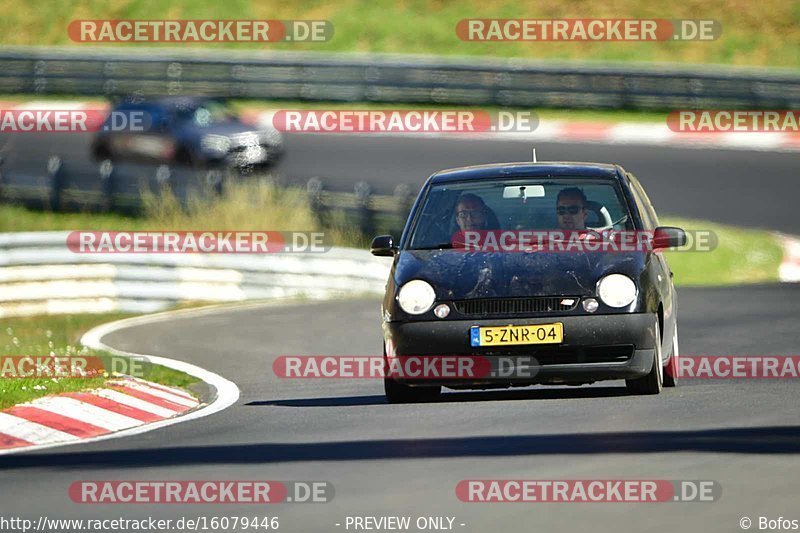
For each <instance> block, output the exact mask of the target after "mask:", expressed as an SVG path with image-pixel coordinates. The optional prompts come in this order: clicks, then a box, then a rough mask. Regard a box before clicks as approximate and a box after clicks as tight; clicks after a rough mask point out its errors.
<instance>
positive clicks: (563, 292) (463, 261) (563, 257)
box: [394, 250, 646, 300]
mask: <svg viewBox="0 0 800 533" xmlns="http://www.w3.org/2000/svg"><path fill="white" fill-rule="evenodd" d="M645 260H646V253H644V252H631V253H599V252H533V253H524V252H466V251H463V250H405V251H402V252H401V253H400V254H399V257H398V258H397V264H396V266H395V271H394V279H395V283H396V284H397V286H398V287H399V286H400V285H402V284H404V283H406V282H408V281H410V280H412V279H422V280H425V281H427V282H428V283H430V284H431V285H433V287H434V289H435V290H436V297H437V299H438V300H461V299H468V298H498V297H500V298H505V297H522V296H588V295H593V294H594V293H595V285H596V284H597V281H598V280H599V279H600V278H601V277H603V276H604V275H606V274H612V273H620V274H626V275H627V276H630V277H631V278H632V279H633V280H634V281H638V280H639V278H640V276H641V275H642V272H643V270H644V264H645Z"/></svg>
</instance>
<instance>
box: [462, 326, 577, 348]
mask: <svg viewBox="0 0 800 533" xmlns="http://www.w3.org/2000/svg"><path fill="white" fill-rule="evenodd" d="M469 333H470V344H472V346H513V345H519V344H559V343H561V342H564V325H563V324H562V323H561V322H556V323H555V324H539V325H537V326H491V327H479V326H472V327H471V328H470V331H469Z"/></svg>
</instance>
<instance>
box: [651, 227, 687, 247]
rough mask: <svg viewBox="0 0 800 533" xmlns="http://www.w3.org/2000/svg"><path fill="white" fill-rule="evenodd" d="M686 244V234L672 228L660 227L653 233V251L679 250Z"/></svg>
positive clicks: (679, 229)
mask: <svg viewBox="0 0 800 533" xmlns="http://www.w3.org/2000/svg"><path fill="white" fill-rule="evenodd" d="M684 244H686V232H685V231H683V230H682V229H681V228H675V227H672V226H659V227H657V228H656V230H655V231H654V232H653V249H654V250H659V249H661V248H677V247H678V246H683V245H684Z"/></svg>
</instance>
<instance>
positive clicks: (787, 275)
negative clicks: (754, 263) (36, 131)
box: [778, 235, 800, 283]
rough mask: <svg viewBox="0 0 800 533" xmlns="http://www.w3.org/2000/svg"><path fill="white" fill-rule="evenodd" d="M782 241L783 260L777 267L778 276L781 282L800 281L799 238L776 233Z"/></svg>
mask: <svg viewBox="0 0 800 533" xmlns="http://www.w3.org/2000/svg"><path fill="white" fill-rule="evenodd" d="M778 237H779V238H780V239H781V241H782V242H783V261H782V262H781V266H780V267H779V269H778V278H779V279H780V280H781V281H783V282H788V283H798V282H800V238H798V237H792V236H789V235H778Z"/></svg>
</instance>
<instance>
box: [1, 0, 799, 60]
mask: <svg viewBox="0 0 800 533" xmlns="http://www.w3.org/2000/svg"><path fill="white" fill-rule="evenodd" d="M0 8H2V12H3V14H4V16H3V17H2V19H0V35H2V38H0V39H1V42H3V43H4V44H13V45H72V46H76V47H82V48H83V49H86V50H91V49H92V47H93V46H94V45H92V44H80V43H72V42H71V41H70V40H69V38H68V35H67V31H66V28H67V25H68V24H69V22H70V21H72V20H76V19H146V20H153V19H316V20H319V19H326V20H330V21H331V22H333V24H334V26H335V34H334V37H333V39H332V40H331V41H329V42H327V43H297V42H295V43H267V44H264V43H252V44H250V43H245V44H239V43H216V44H214V45H210V44H204V45H194V44H175V45H173V46H179V47H182V48H185V47H190V48H195V47H199V46H206V47H211V46H213V47H214V48H226V47H238V48H247V49H257V50H264V49H267V50H313V51H326V52H327V51H339V52H390V53H410V54H441V55H466V56H471V55H477V56H507V57H525V58H531V59H566V60H575V59H580V60H596V61H648V62H652V61H660V62H665V61H666V62H690V63H721V64H731V65H758V66H784V67H797V66H800V6H799V5H798V4H797V2H786V1H782V0H763V1H761V2H751V1H748V0H705V1H700V0H682V1H680V2H671V3H669V4H668V5H666V4H661V5H659V4H658V3H653V2H647V1H646V0H615V1H613V2H607V1H601V0H586V1H582V2H576V1H568V0H540V1H538V2H525V1H523V0H488V1H487V0H463V1H460V2H456V1H452V0H432V1H421V0H400V1H395V0H341V1H339V2H327V1H323V0H300V1H296V2H280V1H278V0H229V1H226V2H218V1H216V0H177V1H174V2H162V1H160V0H117V1H115V2H101V1H98V0H39V1H37V2H27V3H26V2H16V1H12V0H0ZM464 18H668V19H676V18H689V19H715V20H718V21H719V22H720V23H721V24H722V35H721V37H720V38H719V39H717V40H715V41H711V42H708V41H705V42H700V41H694V42H674V41H665V42H655V43H646V42H640V43H636V42H616V43H615V42H594V43H588V42H495V43H491V42H486V43H476V42H464V41H461V40H459V39H458V38H457V37H456V35H455V26H456V23H457V22H458V21H459V20H461V19H464ZM112 46H116V47H127V48H128V49H138V52H139V53H146V52H145V51H146V49H147V47H148V46H151V45H147V44H121V43H120V44H114V45H112ZM159 46H162V45H159Z"/></svg>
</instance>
